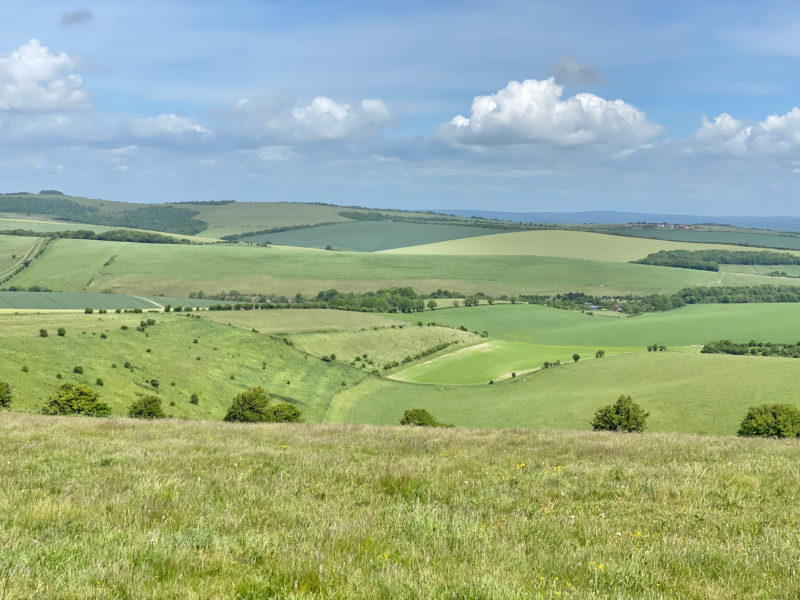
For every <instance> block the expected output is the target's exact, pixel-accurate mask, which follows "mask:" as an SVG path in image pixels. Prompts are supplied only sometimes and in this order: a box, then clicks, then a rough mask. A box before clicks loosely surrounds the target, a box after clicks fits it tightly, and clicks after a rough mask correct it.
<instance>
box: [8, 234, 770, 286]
mask: <svg viewBox="0 0 800 600" xmlns="http://www.w3.org/2000/svg"><path fill="white" fill-rule="evenodd" d="M476 239H480V238H476ZM107 263H108V264H107ZM65 266H66V267H65ZM774 282H775V279H774V278H771V277H766V276H757V275H745V274H739V273H714V272H707V271H705V272H704V271H695V270H691V269H673V268H667V267H654V266H649V265H638V264H628V263H613V262H600V261H592V260H577V259H567V258H554V257H543V256H430V255H399V254H398V255H395V254H384V253H379V254H376V253H364V252H321V251H319V250H302V249H286V250H283V249H279V248H262V247H254V246H245V245H228V244H213V245H203V246H182V245H164V244H134V243H124V242H98V241H86V240H68V239H60V240H55V241H54V242H52V243H51V244H50V246H49V247H48V249H47V250H46V251H45V252H44V254H43V255H42V256H41V257H39V258H38V259H36V260H35V261H34V262H33V263H32V264H31V266H30V267H28V268H27V269H25V270H24V271H23V272H22V273H20V274H19V275H17V276H16V277H14V278H13V279H12V280H11V281H9V282H8V284H12V285H17V286H19V287H29V286H32V285H41V286H45V287H48V288H50V289H54V290H59V291H89V292H104V291H109V292H114V293H132V294H136V295H152V294H164V295H166V296H180V297H185V296H188V295H189V293H190V292H193V291H203V292H204V293H206V295H209V294H217V293H219V292H220V291H221V290H232V289H235V290H238V291H240V292H258V293H270V292H271V293H276V294H284V295H287V296H294V295H295V293H297V292H302V293H304V294H306V295H314V294H316V293H317V292H319V291H320V290H324V289H329V288H337V289H339V290H342V291H371V290H376V289H379V288H385V287H390V286H411V287H413V288H414V289H415V290H417V291H418V292H420V293H424V292H430V291H434V290H436V289H439V288H442V289H450V290H458V291H461V292H463V293H474V292H485V293H488V294H494V295H500V294H520V293H542V294H556V293H561V292H564V291H584V292H587V293H593V294H601V295H602V294H645V293H662V292H670V291H676V290H678V289H680V288H682V287H686V286H693V285H720V284H724V285H755V284H761V283H774Z"/></svg>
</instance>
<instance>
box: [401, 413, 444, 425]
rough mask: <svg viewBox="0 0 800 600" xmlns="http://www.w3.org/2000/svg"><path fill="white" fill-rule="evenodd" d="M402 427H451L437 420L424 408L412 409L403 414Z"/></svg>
mask: <svg viewBox="0 0 800 600" xmlns="http://www.w3.org/2000/svg"><path fill="white" fill-rule="evenodd" d="M400 425H413V426H415V427H450V425H445V424H444V423H440V422H439V421H437V420H436V417H434V416H433V415H432V414H431V413H429V412H428V411H427V410H425V409H424V408H410V409H408V410H407V411H406V412H404V413H403V418H402V419H400Z"/></svg>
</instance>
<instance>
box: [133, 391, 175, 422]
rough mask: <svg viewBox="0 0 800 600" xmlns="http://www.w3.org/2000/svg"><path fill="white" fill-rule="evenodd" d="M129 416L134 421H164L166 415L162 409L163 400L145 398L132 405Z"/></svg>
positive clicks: (151, 397)
mask: <svg viewBox="0 0 800 600" xmlns="http://www.w3.org/2000/svg"><path fill="white" fill-rule="evenodd" d="M128 416H129V417H131V418H132V419H163V418H164V417H165V416H166V415H165V414H164V409H162V408H161V398H159V397H158V396H144V397H143V398H139V399H138V400H136V401H135V402H134V403H133V404H131V405H130V408H128Z"/></svg>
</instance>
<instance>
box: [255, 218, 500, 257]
mask: <svg viewBox="0 0 800 600" xmlns="http://www.w3.org/2000/svg"><path fill="white" fill-rule="evenodd" d="M494 233H497V230H496V229H488V228H486V227H470V226H467V225H435V224H427V223H395V222H394V221H352V222H350V223H337V224H335V225H322V226H319V227H309V228H307V229H294V230H292V231H282V232H279V233H265V234H263V235H258V236H254V237H249V238H244V239H243V240H242V241H244V242H252V243H256V244H262V243H265V242H269V243H272V244H282V245H285V246H305V247H309V248H325V247H326V246H332V247H333V248H334V249H337V250H355V251H357V252H375V251H378V250H388V249H389V248H400V247H402V246H415V245H417V244H429V243H432V242H439V241H442V240H454V239H459V238H470V239H471V238H473V237H475V236H482V235H488V234H494Z"/></svg>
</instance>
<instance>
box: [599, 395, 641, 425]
mask: <svg viewBox="0 0 800 600" xmlns="http://www.w3.org/2000/svg"><path fill="white" fill-rule="evenodd" d="M649 414H650V413H648V412H645V410H644V409H643V408H642V407H641V406H639V405H638V404H636V403H635V402H634V401H633V398H631V397H630V396H627V395H625V394H623V395H622V396H620V397H619V398H618V399H617V401H616V402H614V404H609V405H607V406H603V407H601V408H598V409H597V411H596V412H595V413H594V418H593V419H592V429H594V430H595V431H601V430H604V431H628V432H631V431H644V430H645V427H646V423H645V421H646V420H647V417H648V416H649Z"/></svg>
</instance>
